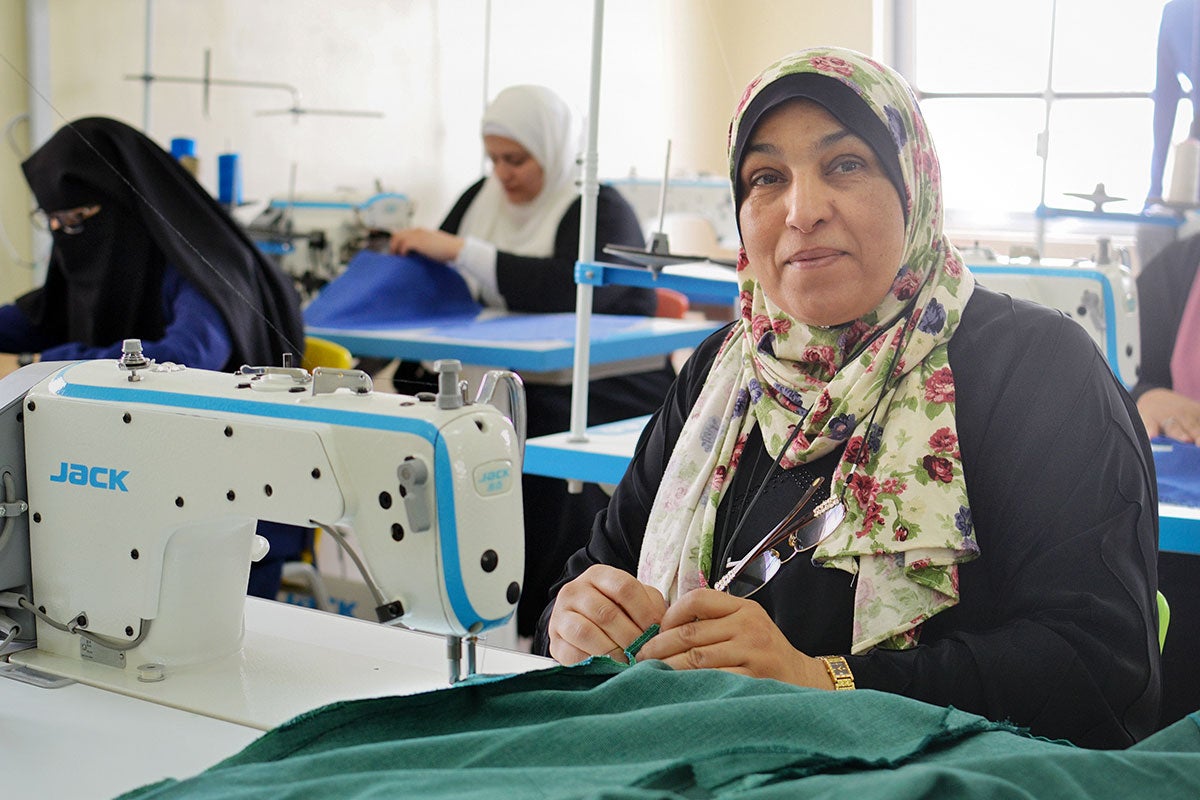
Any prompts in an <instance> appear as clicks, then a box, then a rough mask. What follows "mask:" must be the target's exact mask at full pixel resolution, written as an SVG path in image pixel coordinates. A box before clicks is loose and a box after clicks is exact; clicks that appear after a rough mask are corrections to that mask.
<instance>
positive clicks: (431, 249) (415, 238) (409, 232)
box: [388, 228, 463, 263]
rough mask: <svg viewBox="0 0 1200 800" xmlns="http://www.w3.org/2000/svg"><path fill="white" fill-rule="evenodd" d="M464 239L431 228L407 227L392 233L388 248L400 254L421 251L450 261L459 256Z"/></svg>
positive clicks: (438, 258)
mask: <svg viewBox="0 0 1200 800" xmlns="http://www.w3.org/2000/svg"><path fill="white" fill-rule="evenodd" d="M462 247H463V240H462V239H461V238H459V237H458V236H455V235H454V234H452V233H446V232H445V231H436V230H431V229H429V228H406V229H405V230H402V231H396V232H395V233H393V234H392V239H391V241H390V242H389V244H388V250H389V251H390V252H392V253H398V254H400V255H409V254H410V253H420V254H421V255H423V256H427V257H429V258H432V259H434V260H435V261H444V262H446V263H449V262H451V261H453V260H454V259H456V258H458V254H459V253H460V252H461V251H462Z"/></svg>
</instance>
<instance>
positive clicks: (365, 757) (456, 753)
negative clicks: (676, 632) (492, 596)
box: [124, 658, 1200, 800]
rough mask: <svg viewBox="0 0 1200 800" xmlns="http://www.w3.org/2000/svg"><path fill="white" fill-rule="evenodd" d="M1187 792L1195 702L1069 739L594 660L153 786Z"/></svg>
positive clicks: (416, 792) (393, 791)
mask: <svg viewBox="0 0 1200 800" xmlns="http://www.w3.org/2000/svg"><path fill="white" fill-rule="evenodd" d="M734 796H736V797H738V798H753V799H755V800H757V799H758V798H796V797H830V798H838V800H843V798H846V797H853V798H856V800H858V798H889V800H905V799H907V798H920V797H931V798H932V797H937V798H947V797H953V798H964V797H989V798H991V797H1048V798H1049V797H1052V798H1060V797H1061V798H1065V797H1070V798H1075V797H1120V798H1122V799H1123V800H1126V798H1138V797H1150V798H1154V799H1155V800H1168V799H1169V798H1176V797H1178V798H1184V797H1187V798H1195V797H1200V715H1196V714H1193V715H1191V716H1189V717H1187V718H1185V719H1183V720H1181V721H1180V722H1179V723H1177V724H1176V725H1174V726H1172V727H1171V728H1168V729H1167V730H1165V731H1162V732H1160V733H1159V734H1157V735H1156V736H1154V737H1151V738H1150V739H1147V740H1146V741H1144V742H1142V743H1141V744H1139V745H1137V746H1135V747H1132V748H1130V749H1128V750H1124V751H1099V750H1084V749H1080V748H1076V747H1074V746H1072V745H1069V744H1062V743H1056V742H1050V741H1046V740H1044V739H1038V738H1034V737H1031V736H1028V735H1026V734H1024V733H1022V732H1020V731H1019V730H1017V729H1015V728H1013V727H1012V726H1010V725H1006V724H1002V723H995V722H990V721H988V720H986V719H984V718H982V717H978V716H975V715H973V714H967V713H965V712H962V711H957V710H955V709H947V708H941V707H938V706H932V705H928V704H926V703H921V702H918V701H914V700H909V699H907V698H904V697H900V696H898V695H892V694H886V693H882V692H874V691H869V690H859V691H853V692H826V691H819V690H814V689H802V688H798V687H794V686H790V685H787V684H783V683H779V682H776V681H771V680H761V679H754V678H746V677H743V676H739V675H731V674H726V673H723V672H716V671H711V670H697V671H678V672H677V671H672V670H670V669H669V668H667V667H666V666H665V665H664V664H662V663H661V662H657V661H646V662H641V663H639V664H637V665H636V666H633V667H626V666H624V665H621V664H617V663H616V662H614V661H612V660H611V659H608V658H594V659H592V660H591V661H589V662H586V663H584V664H581V665H578V666H575V667H553V668H550V669H546V670H540V671H537V672H531V673H525V674H520V675H514V676H511V677H507V678H504V679H502V680H492V681H481V682H471V683H468V684H465V685H460V686H456V687H452V688H448V689H443V690H439V691H435V692H428V693H425V694H418V695H410V696H400V697H383V698H377V699H371V700H356V701H348V702H343V703H335V704H333V705H329V706H326V707H324V708H320V709H316V710H314V711H311V712H309V713H307V714H304V715H302V716H300V717H297V718H296V719H294V720H292V721H290V722H288V723H285V724H284V725H281V726H280V727H278V728H276V729H274V730H272V731H269V732H268V733H266V734H264V735H263V736H262V738H260V739H258V740H257V741H255V742H253V743H252V744H250V745H249V746H248V747H246V748H245V749H244V750H243V751H242V752H240V753H238V754H237V755H234V756H232V757H231V758H228V759H226V760H225V761H223V762H221V763H219V764H217V765H216V766H214V767H212V768H210V769H208V770H207V771H205V772H203V773H201V774H199V775H197V776H195V777H193V778H190V779H187V780H183V781H175V780H167V781H162V782H160V783H157V784H153V785H151V786H147V787H143V788H142V789H139V790H135V791H134V792H131V793H129V794H127V795H124V797H125V798H126V799H127V800H132V798H138V800H150V799H151V798H154V800H159V799H160V798H222V800H231V799H232V800H238V799H240V798H272V800H276V799H277V798H301V797H304V798H309V797H321V798H366V797H372V798H376V797H377V798H384V797H387V798H401V797H402V798H426V797H433V798H437V797H454V798H506V799H507V798H523V797H538V798H550V797H553V798H584V797H593V798H598V797H605V798H704V797H734Z"/></svg>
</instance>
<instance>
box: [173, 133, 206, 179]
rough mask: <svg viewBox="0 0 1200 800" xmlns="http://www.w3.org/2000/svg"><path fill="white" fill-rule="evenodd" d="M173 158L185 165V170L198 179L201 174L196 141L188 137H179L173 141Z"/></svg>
mask: <svg viewBox="0 0 1200 800" xmlns="http://www.w3.org/2000/svg"><path fill="white" fill-rule="evenodd" d="M171 156H172V157H173V158H174V159H175V160H176V161H178V162H179V163H180V164H183V168H184V169H186V170H187V171H188V172H190V173H192V177H193V178H195V177H197V173H199V161H197V159H196V140H195V139H188V138H186V137H182V136H181V137H178V138H175V139H172V140H171Z"/></svg>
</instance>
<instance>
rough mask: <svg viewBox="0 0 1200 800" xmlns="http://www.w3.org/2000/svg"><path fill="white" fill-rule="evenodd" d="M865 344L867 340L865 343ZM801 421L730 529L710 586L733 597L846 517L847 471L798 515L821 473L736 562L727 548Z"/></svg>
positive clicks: (753, 588) (883, 390)
mask: <svg viewBox="0 0 1200 800" xmlns="http://www.w3.org/2000/svg"><path fill="white" fill-rule="evenodd" d="M914 299H915V298H914ZM913 305H914V303H912V302H910V303H909V305H908V307H907V308H906V309H905V319H906V322H905V325H904V328H903V329H902V330H903V331H908V330H909V329H910V328H911V326H912V319H911V317H912V309H913ZM903 340H904V336H903V334H902V335H901V336H899V337H897V341H896V346H895V348H894V349H893V350H892V354H891V359H890V361H889V362H888V368H887V373H886V377H885V378H884V380H883V385H882V386H881V387H880V389H879V397H878V398H877V399H876V400H875V405H874V407H872V409H871V415H870V417H869V418H868V419H867V425H866V432H867V434H870V431H871V426H872V425H874V424H875V416H876V414H877V413H878V411H879V406H880V404H881V403H882V402H883V398H884V395H885V394H887V388H888V380H890V379H891V377H892V371H893V370H894V369H895V368H896V360H897V358H898V357H899V354H900V350H901V349H902V345H903ZM866 344H869V342H868V343H866ZM864 347H865V345H864ZM806 416H807V415H806ZM802 423H803V420H799V421H797V423H796V425H794V426H793V427H792V432H791V433H790V434H789V435H788V438H787V441H786V442H785V443H784V445H783V449H782V450H780V451H779V456H778V457H776V458H775V459H774V461H773V462H772V463H771V468H770V469H769V470H767V474H766V476H765V477H764V478H763V480H762V483H760V484H759V487H758V491H756V492H755V494H754V497H753V498H751V500H750V503H749V504H748V505H747V506H746V508H745V510H744V511H743V512H742V515H741V519H740V520H739V521H738V524H737V527H736V528H734V531H733V534H732V535H731V536H730V537H729V541H728V543H727V544H726V552H725V553H724V554H723V556H724V558H723V559H722V560H723V561H725V569H726V570H727V571H726V572H725V574H724V575H722V576H721V577H720V578H719V579H718V580H717V582H716V583H714V584H713V588H714V589H716V590H717V591H719V592H728V593H729V594H731V595H733V596H735V597H743V598H747V597H750V596H752V595H753V594H754V593H755V592H757V591H758V590H759V589H761V588H763V587H764V586H766V585H767V583H768V582H769V581H770V580H771V579H772V578H774V577H775V576H776V575H777V574H778V573H779V570H780V569H781V568H782V567H783V565H784V564H786V563H788V562H789V561H791V560H792V559H793V558H795V557H796V556H797V555H798V554H800V553H804V552H807V551H809V550H813V549H814V548H816V547H817V546H818V545H819V544H821V542H823V541H825V539H827V538H829V536H830V534H832V533H833V532H834V531H835V530H836V529H837V526H838V525H840V524H841V522H842V520H843V519H845V518H846V505H845V502H844V501H845V496H846V488H847V487H848V486H849V485H850V481H849V476H847V480H846V481H845V483H843V485H842V491H841V493H840V494H839V495H838V496H837V497H833V496H830V497H827V498H826V499H825V500H823V501H821V502H820V503H817V504H816V506H814V507H813V508H812V510H810V511H809V512H808V513H807V514H804V515H801V511H803V509H804V508H805V507H806V506H807V505H808V504H809V502H810V501H811V500H812V498H813V495H814V494H816V492H817V489H819V488H820V486H821V484H822V483H824V482H825V479H824V478H820V477H819V478H816V479H815V480H813V482H812V483H811V484H810V485H809V487H808V489H807V490H805V492H804V494H803V495H802V496H801V497H800V500H799V501H798V502H797V503H796V505H795V506H794V507H793V508H792V510H791V511H790V512H789V513H788V514H787V516H785V517H784V518H783V519H782V520H780V522H779V524H777V525H776V526H775V527H774V528H772V529H771V530H770V531H769V532H768V533H767V535H766V536H764V537H763V538H762V539H761V540H760V541H759V542H758V544H756V545H755V546H754V547H752V548H751V549H750V552H748V553H747V554H746V555H745V556H743V557H742V558H740V559H738V560H737V561H734V560H732V559H731V558H729V552H728V551H729V548H730V547H732V545H733V543H734V541H736V540H737V535H738V533H739V532H740V531H741V528H742V524H743V523H744V522H745V521H746V519H747V518H748V517H749V514H750V511H751V510H752V509H753V508H754V505H755V503H757V502H758V498H759V497H760V496H761V495H762V493H763V489H764V488H765V487H766V485H767V483H768V482H769V481H770V479H771V476H772V475H773V474H774V472H775V470H776V469H778V468H779V465H780V462H781V461H782V459H783V455H784V454H785V453H787V452H788V449H789V448H790V447H791V446H792V443H793V442H794V441H795V440H796V436H797V435H798V434H799V432H800V428H801V425H802ZM866 453H867V448H866V447H862V448H859V451H858V453H857V454H856V456H855V458H854V464H853V467H852V468H851V473H853V471H854V470H857V469H858V465H859V464H861V463H863V461H864V460H865V456H866ZM784 543H786V544H787V546H788V547H790V548H791V552H790V553H787V554H786V555H784V554H781V553H780V550H782V549H783V548H782V545H783V544H784ZM785 552H786V551H785Z"/></svg>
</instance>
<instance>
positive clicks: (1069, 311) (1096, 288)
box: [967, 255, 1141, 386]
mask: <svg viewBox="0 0 1200 800" xmlns="http://www.w3.org/2000/svg"><path fill="white" fill-rule="evenodd" d="M967 264H968V268H969V269H970V270H971V272H973V273H974V274H975V276H976V277H977V278H978V279H979V282H980V283H981V284H983V285H984V286H987V287H988V288H989V289H994V290H996V291H999V292H1004V293H1005V294H1009V295H1012V296H1013V297H1021V298H1024V299H1026V300H1033V301H1034V302H1037V303H1041V304H1042V305H1045V306H1049V307H1051V308H1057V309H1059V310H1060V311H1062V312H1063V313H1065V314H1066V315H1067V316H1069V317H1071V318H1073V319H1074V320H1075V321H1076V322H1078V323H1079V324H1080V325H1082V326H1083V328H1084V329H1085V330H1086V331H1087V332H1088V334H1089V335H1091V337H1092V339H1094V340H1095V342H1096V344H1097V346H1099V348H1100V351H1101V352H1102V353H1104V355H1105V357H1106V358H1107V360H1108V363H1109V366H1110V367H1111V368H1112V370H1113V372H1114V373H1115V374H1116V376H1117V378H1118V379H1119V380H1120V381H1121V382H1122V383H1124V384H1125V385H1126V386H1133V385H1134V384H1135V383H1137V371H1138V366H1139V365H1140V364H1141V333H1140V329H1139V327H1138V326H1139V322H1138V297H1137V284H1136V282H1135V280H1134V277H1133V273H1132V272H1131V270H1130V269H1129V267H1127V266H1125V265H1124V264H1122V263H1120V262H1119V261H1115V260H1112V259H1107V258H1103V257H1101V258H1100V259H1097V261H1069V260H1062V259H1042V260H1041V261H1035V262H1033V263H1017V262H1012V263H1001V262H1000V261H998V260H978V259H974V258H972V257H971V256H970V255H968V257H967Z"/></svg>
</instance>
